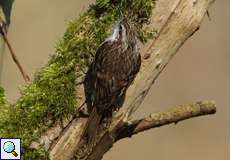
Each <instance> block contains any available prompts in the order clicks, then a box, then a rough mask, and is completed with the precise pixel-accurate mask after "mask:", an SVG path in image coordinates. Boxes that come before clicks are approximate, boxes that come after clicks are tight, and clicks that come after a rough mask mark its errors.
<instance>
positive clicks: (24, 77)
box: [0, 21, 30, 83]
mask: <svg viewBox="0 0 230 160" xmlns="http://www.w3.org/2000/svg"><path fill="white" fill-rule="evenodd" d="M0 23H1V26H0V33H1V34H2V37H3V39H4V41H5V43H6V45H7V47H8V48H9V51H10V54H11V57H12V58H13V61H14V62H15V63H16V65H17V67H18V69H19V70H20V72H21V74H22V76H23V79H24V80H25V82H26V83H28V82H29V81H30V77H29V76H28V75H27V74H26V72H25V71H24V70H23V68H22V66H21V64H20V62H19V60H18V58H17V57H16V54H15V52H14V50H13V48H12V46H11V44H10V42H9V40H8V38H7V34H6V32H5V29H4V24H3V21H2V22H0Z"/></svg>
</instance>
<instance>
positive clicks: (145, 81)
mask: <svg viewBox="0 0 230 160" xmlns="http://www.w3.org/2000/svg"><path fill="white" fill-rule="evenodd" d="M212 2H214V0H199V1H197V0H193V1H191V0H177V1H171V0H164V1H157V5H156V8H155V9H154V11H153V16H152V22H151V24H150V25H149V26H148V27H150V28H154V29H156V30H157V31H158V37H157V38H156V39H154V40H151V41H149V43H148V44H147V45H145V46H142V47H141V48H142V53H145V54H148V56H144V57H145V59H143V60H142V68H141V70H140V73H139V74H138V76H137V77H136V79H135V82H134V84H133V85H132V86H131V87H130V88H129V89H128V91H127V94H126V101H125V104H124V106H126V107H128V114H127V115H128V116H126V114H124V110H123V111H119V112H118V113H117V114H116V115H115V116H114V117H113V123H112V124H111V125H110V126H108V130H107V132H105V133H100V135H99V137H98V139H97V140H98V141H97V143H96V145H94V146H93V147H92V148H88V149H87V150H86V151H83V150H80V151H83V152H85V153H83V155H84V156H83V158H78V156H77V155H76V151H78V150H77V147H78V146H79V145H78V143H79V138H76V135H81V133H82V130H83V128H84V125H80V126H79V124H78V123H73V122H75V120H74V121H73V122H72V123H71V124H70V125H69V129H68V131H65V132H64V133H63V134H61V136H60V137H59V138H58V142H54V143H53V145H52V149H51V150H50V152H49V153H50V155H51V156H50V158H51V159H55V160H59V159H60V160H68V159H69V157H71V155H72V156H75V159H85V160H89V159H94V160H99V159H101V158H102V156H103V155H104V153H105V152H106V151H108V149H109V148H110V147H112V145H113V143H115V141H116V140H118V139H119V138H116V137H125V136H121V132H120V131H121V130H123V129H125V128H126V127H127V125H125V126H124V124H125V123H126V122H127V121H126V120H127V118H130V116H131V115H132V113H133V112H134V111H135V110H136V109H137V108H138V107H139V106H140V105H141V103H142V101H143V100H144V98H145V96H146V95H147V93H148V91H149V89H150V87H151V86H152V85H153V83H154V81H155V80H156V78H157V77H158V76H159V74H160V73H161V72H162V70H163V69H164V68H165V66H166V65H167V64H168V63H169V61H170V60H171V59H172V58H173V56H174V55H175V54H176V53H177V51H178V49H179V48H180V47H181V46H182V45H183V44H184V42H185V41H186V40H187V39H188V38H189V37H190V36H191V35H193V34H194V32H196V31H197V28H199V27H200V24H201V22H202V19H203V17H204V16H205V15H206V12H207V10H208V8H209V6H210V4H211V3H212ZM146 57H147V58H146ZM79 88H81V87H79ZM209 105H210V106H212V105H211V103H210V104H209ZM209 105H207V106H209ZM199 106H203V105H198V104H196V105H194V106H193V107H191V108H189V107H185V108H187V110H183V109H184V108H183V107H182V108H181V109H180V110H179V111H181V112H179V113H180V114H178V115H176V114H173V117H174V121H173V119H171V121H170V117H168V118H167V114H166V115H165V117H163V118H164V121H163V119H161V118H162V117H158V118H160V119H158V120H157V119H154V118H157V117H156V115H154V114H153V115H152V119H150V120H152V121H149V122H148V121H147V120H148V119H145V120H142V121H141V120H140V121H133V122H132V123H133V124H134V125H133V126H134V128H133V130H132V131H133V132H131V133H132V134H136V133H138V132H141V131H144V130H146V129H149V128H152V127H154V125H155V124H156V123H157V121H158V122H159V121H160V122H161V123H160V124H161V125H165V124H169V123H174V122H177V121H180V120H183V119H187V118H190V117H194V116H198V115H205V114H208V113H210V114H211V113H214V110H215V109H214V108H213V107H214V106H212V107H211V108H210V110H209V109H208V108H209V107H208V108H206V107H199ZM189 109H191V110H189ZM125 111H126V112H127V110H125ZM190 111H192V112H190ZM126 112H125V113H126ZM171 113H172V112H170V114H171ZM173 113H174V112H173ZM160 115H161V116H162V114H160ZM163 115H164V114H163ZM176 116H179V117H177V118H176ZM171 118H172V117H171ZM153 120H154V122H153ZM153 123H155V124H153ZM81 124H82V123H81ZM143 124H145V125H143ZM81 126H82V127H81ZM131 126H132V125H131ZM158 126H159V124H158ZM76 127H77V128H78V129H77V131H76ZM136 127H137V128H136ZM155 127H156V126H155ZM71 130H72V131H76V134H74V135H73V134H72V133H73V132H71ZM101 134H102V135H101ZM132 134H131V135H132ZM118 135H119V136H118ZM126 135H127V136H130V134H126ZM127 136H126V137H127ZM66 137H68V138H69V139H72V140H71V141H66ZM73 139H75V140H76V141H74V140H73ZM63 146H64V147H65V149H64V150H62V148H63ZM80 151H79V152H80ZM79 152H78V154H79ZM73 153H75V154H74V155H73ZM67 155H68V156H67Z"/></svg>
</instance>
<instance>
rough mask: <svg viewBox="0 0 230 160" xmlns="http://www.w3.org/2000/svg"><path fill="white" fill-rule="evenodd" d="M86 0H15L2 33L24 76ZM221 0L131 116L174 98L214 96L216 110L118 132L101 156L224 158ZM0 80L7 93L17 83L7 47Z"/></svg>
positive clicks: (225, 51) (227, 70)
mask: <svg viewBox="0 0 230 160" xmlns="http://www.w3.org/2000/svg"><path fill="white" fill-rule="evenodd" d="M93 2H94V0H84V1H81V0H68V1H64V0H36V1H35V0H33V1H31V0H20V1H15V3H14V6H13V11H12V22H11V26H10V29H9V39H10V41H11V43H12V45H13V47H14V49H15V51H16V53H17V56H18V58H19V60H20V61H21V63H22V64H23V66H24V68H25V69H26V71H27V72H28V73H29V75H30V77H32V76H33V74H34V73H35V72H36V71H37V70H39V68H40V67H41V66H43V65H44V64H46V62H47V61H48V58H49V56H50V55H51V54H53V53H54V45H55V43H56V42H57V40H58V39H59V38H61V36H62V35H63V33H64V31H65V28H66V26H67V22H68V20H71V19H72V18H74V17H76V16H77V15H79V14H80V13H81V12H83V11H84V10H86V9H87V6H88V5H89V4H90V3H93ZM229 6H230V1H229V0H222V1H217V2H216V3H215V4H214V5H213V6H212V8H211V9H210V14H211V18H212V21H209V20H208V18H207V17H206V18H205V20H204V23H202V26H201V29H200V30H199V31H198V32H197V33H196V34H195V35H194V36H193V37H192V38H190V39H189V40H188V41H187V42H186V43H185V45H184V46H183V47H182V48H181V49H180V50H179V53H178V54H177V55H176V56H175V57H174V59H173V60H172V61H171V62H170V64H169V65H168V66H167V68H166V69H165V70H164V72H163V73H162V74H161V75H160V77H159V79H158V80H157V81H156V83H155V85H154V86H153V87H152V89H151V92H150V93H149V94H148V96H147V98H146V99H145V101H144V103H143V105H142V107H141V108H140V110H139V111H138V112H137V114H136V116H138V117H141V116H144V115H147V114H148V113H150V112H153V111H161V110H164V109H167V108H169V107H171V106H174V105H178V104H184V103H185V104H186V103H190V102H195V101H198V100H215V101H216V102H217V107H218V108H217V109H218V110H217V114H216V115H214V116H209V117H200V118H196V119H191V120H187V121H184V122H181V123H179V124H177V125H170V126H165V127H161V128H159V129H154V130H150V131H147V132H144V133H141V134H139V135H136V136H134V137H133V138H132V139H124V140H122V141H120V142H119V143H117V144H115V146H114V147H113V148H112V149H111V150H110V151H109V152H108V153H107V154H106V155H105V157H104V159H105V160H117V159H121V160H123V159H126V160H140V159H146V160H152V159H157V160H169V159H170V160H178V159H180V160H229V159H230V154H229V152H230V126H229V124H228V122H229V121H230V116H229V114H230V108H229V107H230V87H229V81H230V54H229V52H230V45H229V41H230V30H229V27H230V26H229V25H230V21H229V20H228V16H230V13H229ZM1 76H2V77H1V86H3V87H4V88H5V89H6V92H7V95H8V97H9V99H10V100H12V101H15V100H16V99H17V98H18V96H19V90H18V88H19V87H20V86H22V85H24V81H23V79H22V76H21V75H20V73H19V71H18V68H16V65H15V64H14V63H13V61H12V59H11V57H10V54H9V53H8V50H7V49H6V52H5V54H4V59H3V70H2V73H1Z"/></svg>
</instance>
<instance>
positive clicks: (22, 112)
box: [0, 0, 154, 159]
mask: <svg viewBox="0 0 230 160" xmlns="http://www.w3.org/2000/svg"><path fill="white" fill-rule="evenodd" d="M120 1H121V0H115V1H114V0H97V1H96V4H94V5H92V6H90V8H89V10H88V11H87V12H86V13H84V14H83V15H81V16H80V17H79V18H78V19H74V20H72V21H71V22H69V24H68V28H67V30H66V32H65V34H64V36H63V38H62V39H61V40H60V41H59V42H58V43H57V45H56V54H55V55H54V56H52V57H51V59H50V60H49V62H48V64H47V65H46V66H44V67H43V68H42V69H41V70H40V71H39V72H38V73H36V75H35V79H34V81H33V83H31V84H29V85H27V86H26V87H24V88H23V89H22V96H21V97H20V98H19V100H18V101H17V102H16V104H14V105H9V104H8V103H7V102H6V100H5V95H4V92H3V89H2V88H0V105H1V106H2V107H1V108H0V112H1V113H0V137H19V138H22V140H23V148H24V150H25V157H24V159H48V158H47V155H48V154H47V153H46V152H45V151H44V149H43V148H41V149H39V150H33V149H31V148H30V144H31V142H32V141H36V140H37V139H38V138H39V136H40V135H41V133H42V132H44V131H45V130H46V129H47V128H49V127H50V125H52V124H53V122H55V121H56V120H58V119H59V118H62V117H64V116H66V115H68V114H70V113H73V112H74V110H75V108H76V107H77V99H76V94H77V93H76V91H75V82H76V79H78V78H82V77H83V76H84V73H83V72H82V71H84V70H86V69H87V67H88V66H89V64H90V63H91V60H92V55H94V54H95V51H96V49H97V48H98V46H99V45H100V43H101V42H102V41H104V39H105V38H106V37H107V36H108V33H109V31H110V30H111V26H112V25H113V24H114V23H115V21H116V20H117V18H118V16H119V12H118V9H117V6H118V5H119V4H120V3H121V2H120ZM153 6H154V1H153V0H142V1H140V0H127V3H123V6H122V8H121V7H120V9H122V12H123V13H124V14H130V10H131V9H130V8H132V17H133V21H135V22H136V24H137V26H138V28H139V35H140V36H139V38H140V39H141V40H142V41H147V39H148V38H150V36H149V33H146V31H142V29H141V28H142V26H143V25H144V24H146V23H148V21H149V17H150V15H151V11H152V8H153ZM146 35H147V36H146Z"/></svg>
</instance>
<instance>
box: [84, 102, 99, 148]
mask: <svg viewBox="0 0 230 160" xmlns="http://www.w3.org/2000/svg"><path fill="white" fill-rule="evenodd" d="M100 121H101V115H100V114H99V113H98V111H97V109H96V107H93V110H92V112H91V113H90V115H89V118H88V120H87V123H86V126H85V130H84V132H83V137H86V138H87V143H88V144H90V143H91V142H92V141H93V139H94V136H95V135H96V132H97V129H98V127H99V124H100Z"/></svg>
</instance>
